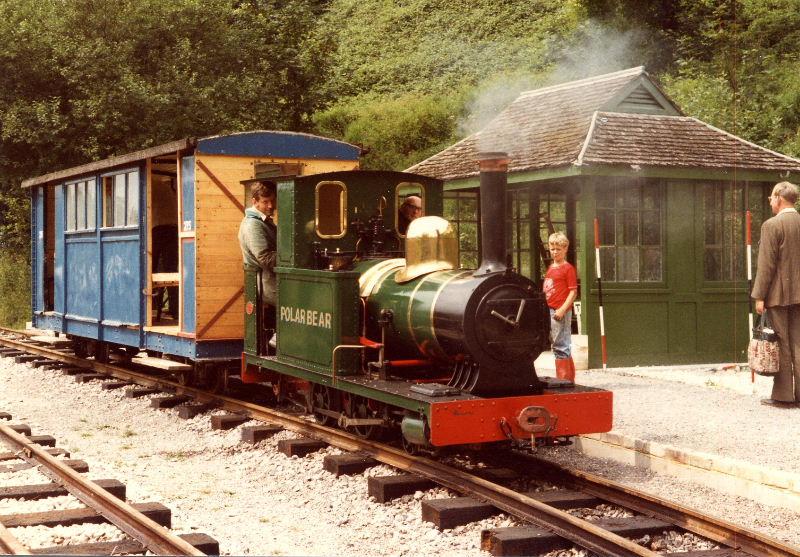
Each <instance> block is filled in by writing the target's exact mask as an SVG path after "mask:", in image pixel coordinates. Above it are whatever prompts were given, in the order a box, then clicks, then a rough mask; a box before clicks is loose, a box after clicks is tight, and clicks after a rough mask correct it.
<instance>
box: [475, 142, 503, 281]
mask: <svg viewBox="0 0 800 557" xmlns="http://www.w3.org/2000/svg"><path fill="white" fill-rule="evenodd" d="M478 160H479V163H478V164H479V166H480V171H481V190H480V191H481V194H480V195H481V199H480V203H481V264H480V265H479V266H478V270H477V271H475V276H479V275H487V274H489V273H496V272H502V271H505V270H506V269H507V268H508V265H507V263H506V261H507V248H506V181H507V179H506V175H507V173H508V155H507V154H506V153H501V152H492V153H478Z"/></svg>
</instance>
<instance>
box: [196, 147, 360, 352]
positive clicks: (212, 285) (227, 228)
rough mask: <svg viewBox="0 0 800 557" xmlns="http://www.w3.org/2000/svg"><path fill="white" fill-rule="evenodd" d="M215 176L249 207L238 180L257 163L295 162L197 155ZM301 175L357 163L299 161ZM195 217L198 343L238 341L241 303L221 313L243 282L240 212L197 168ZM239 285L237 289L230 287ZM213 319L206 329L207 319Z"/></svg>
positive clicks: (349, 167) (241, 332) (347, 167)
mask: <svg viewBox="0 0 800 557" xmlns="http://www.w3.org/2000/svg"><path fill="white" fill-rule="evenodd" d="M197 161H200V162H202V163H203V165H204V166H205V167H206V168H208V170H209V172H211V173H212V174H213V175H214V177H215V178H216V179H217V180H218V181H219V182H221V183H222V184H223V185H224V186H226V188H227V189H228V191H229V192H230V193H231V194H232V195H233V196H234V197H236V199H239V200H240V201H241V202H242V203H244V204H245V206H249V199H247V194H246V189H245V186H243V185H242V184H240V182H241V181H242V180H247V179H250V178H252V177H253V175H254V168H255V163H256V162H270V163H287V162H288V163H291V162H298V161H299V159H277V158H253V157H231V156H220V155H213V156H212V155H203V154H199V153H198V154H197ZM303 162H304V166H303V174H315V173H320V172H332V171H336V170H352V169H355V168H358V162H357V161H330V160H323V161H303ZM195 183H196V187H195V219H196V239H197V252H196V275H195V277H196V279H195V281H196V283H195V284H196V287H195V288H196V289H195V307H196V331H198V332H199V331H203V334H202V336H199V338H202V339H214V338H240V337H242V336H243V335H244V319H243V317H242V307H243V305H244V299H243V297H241V298H240V299H239V300H235V301H234V302H233V303H232V304H230V306H229V307H228V309H227V310H226V311H225V313H224V314H223V315H221V316H219V317H217V314H218V312H219V311H220V309H222V308H223V307H224V305H225V304H226V303H228V302H229V301H230V300H231V297H232V296H233V295H234V294H235V293H236V290H237V289H238V287H241V285H242V284H244V271H243V270H242V255H241V252H240V249H239V239H238V232H239V224H240V222H241V220H242V211H241V210H240V209H239V208H238V207H237V206H236V205H235V204H234V203H233V202H232V201H231V200H230V199H229V197H228V195H227V194H226V193H225V192H223V191H222V190H220V188H219V186H218V185H217V184H216V183H215V181H214V180H213V179H211V178H210V177H209V176H208V174H207V173H206V172H205V171H203V170H202V169H201V168H200V167H199V166H197V167H196V170H195ZM231 285H237V288H231ZM215 317H216V321H214V323H213V324H212V325H211V326H210V327H208V328H206V326H207V324H208V323H209V321H210V320H211V319H214V318H215Z"/></svg>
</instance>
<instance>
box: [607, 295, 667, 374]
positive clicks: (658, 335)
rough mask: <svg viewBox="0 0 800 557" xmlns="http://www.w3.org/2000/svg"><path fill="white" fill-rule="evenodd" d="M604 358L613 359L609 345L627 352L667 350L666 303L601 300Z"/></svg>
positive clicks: (638, 352) (642, 352) (643, 352)
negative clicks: (665, 328)
mask: <svg viewBox="0 0 800 557" xmlns="http://www.w3.org/2000/svg"><path fill="white" fill-rule="evenodd" d="M605 315H606V327H607V335H606V336H607V340H608V357H609V361H611V360H612V358H613V347H614V346H615V345H616V346H621V347H625V349H624V351H625V352H626V353H628V354H648V355H649V354H651V353H653V352H667V349H668V342H667V335H665V334H664V327H665V324H667V323H669V303H668V302H667V301H666V300H664V301H651V302H645V301H641V302H634V301H630V302H628V301H626V302H617V301H608V302H606V303H605Z"/></svg>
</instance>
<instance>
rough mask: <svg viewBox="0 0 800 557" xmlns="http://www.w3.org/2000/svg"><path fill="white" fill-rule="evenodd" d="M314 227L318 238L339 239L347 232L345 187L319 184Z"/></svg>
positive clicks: (330, 183) (340, 184) (328, 183)
mask: <svg viewBox="0 0 800 557" xmlns="http://www.w3.org/2000/svg"><path fill="white" fill-rule="evenodd" d="M315 224H316V227H317V235H318V236H319V237H320V238H341V237H342V236H344V235H345V232H346V231H347V187H346V186H345V185H344V184H343V183H342V182H320V183H319V184H317V190H316V223H315Z"/></svg>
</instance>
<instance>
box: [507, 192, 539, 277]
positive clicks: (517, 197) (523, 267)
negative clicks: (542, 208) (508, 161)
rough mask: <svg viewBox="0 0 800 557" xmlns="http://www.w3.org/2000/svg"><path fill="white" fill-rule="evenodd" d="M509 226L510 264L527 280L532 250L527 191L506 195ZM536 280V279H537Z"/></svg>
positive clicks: (530, 274)
mask: <svg viewBox="0 0 800 557" xmlns="http://www.w3.org/2000/svg"><path fill="white" fill-rule="evenodd" d="M507 199H508V203H509V207H508V211H507V214H508V215H509V217H510V218H509V221H508V222H509V224H510V226H511V234H510V235H509V240H510V241H511V244H510V249H511V256H512V260H513V261H512V263H513V265H514V268H515V269H517V271H518V272H519V273H520V274H521V275H523V276H526V277H528V278H532V273H533V250H532V249H531V248H532V246H531V225H532V224H533V223H534V221H532V220H531V214H532V212H533V211H531V195H530V190H529V189H527V188H526V189H515V190H509V191H508V195H507ZM537 278H538V277H537Z"/></svg>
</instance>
